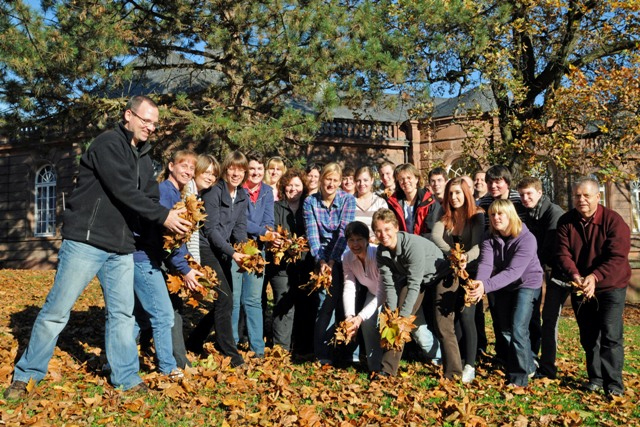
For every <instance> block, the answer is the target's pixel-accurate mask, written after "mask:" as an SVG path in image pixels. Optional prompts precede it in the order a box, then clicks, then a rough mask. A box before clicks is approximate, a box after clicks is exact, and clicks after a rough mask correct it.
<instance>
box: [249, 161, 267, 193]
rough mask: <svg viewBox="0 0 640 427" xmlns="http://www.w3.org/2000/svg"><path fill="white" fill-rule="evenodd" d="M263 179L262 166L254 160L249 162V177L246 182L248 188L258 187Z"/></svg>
mask: <svg viewBox="0 0 640 427" xmlns="http://www.w3.org/2000/svg"><path fill="white" fill-rule="evenodd" d="M263 178H264V165H263V164H262V163H260V162H258V161H256V160H250V161H249V175H248V179H247V182H248V184H249V187H250V188H254V187H255V186H256V185H260V183H261V182H262V179H263Z"/></svg>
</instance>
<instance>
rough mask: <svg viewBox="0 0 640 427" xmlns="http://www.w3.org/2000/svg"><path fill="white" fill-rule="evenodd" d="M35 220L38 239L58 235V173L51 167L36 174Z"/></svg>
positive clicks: (48, 166)
mask: <svg viewBox="0 0 640 427" xmlns="http://www.w3.org/2000/svg"><path fill="white" fill-rule="evenodd" d="M35 219H36V224H35V235H36V236H37V237H41V236H54V235H55V234H56V171H55V170H54V169H53V167H52V166H51V165H47V166H44V167H42V168H40V170H39V171H38V173H37V174H36V197H35Z"/></svg>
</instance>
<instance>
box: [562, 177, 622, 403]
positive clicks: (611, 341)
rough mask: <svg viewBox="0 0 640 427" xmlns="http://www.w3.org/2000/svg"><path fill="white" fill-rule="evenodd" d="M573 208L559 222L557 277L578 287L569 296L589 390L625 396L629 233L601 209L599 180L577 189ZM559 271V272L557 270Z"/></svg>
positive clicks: (586, 181)
mask: <svg viewBox="0 0 640 427" xmlns="http://www.w3.org/2000/svg"><path fill="white" fill-rule="evenodd" d="M573 206H574V208H573V209H571V210H570V211H569V212H567V213H566V214H564V215H562V216H561V217H560V219H559V220H558V228H557V230H558V236H557V241H556V251H555V254H554V255H555V258H556V260H557V274H558V276H557V277H563V278H565V279H566V280H571V281H573V282H576V283H578V284H579V285H580V287H581V292H574V293H572V295H571V305H572V306H573V311H574V313H575V316H576V320H577V322H578V328H579V329H580V344H582V348H583V349H584V352H585V355H586V359H587V375H588V377H589V382H588V383H587V384H586V385H585V388H586V389H587V390H589V391H595V392H599V391H602V390H604V392H605V393H606V394H607V396H608V397H614V396H622V395H623V393H624V385H623V383H622V366H623V364H624V339H623V317H622V312H623V310H624V303H625V299H626V295H627V287H628V286H629V280H630V279H631V266H630V265H629V251H630V250H631V232H630V230H629V226H628V225H627V224H626V223H625V222H624V220H623V219H622V217H621V216H620V214H618V213H617V212H615V211H613V210H611V209H608V208H605V207H604V206H602V205H600V189H599V185H598V181H596V180H595V179H593V178H581V179H579V180H578V181H576V183H575V184H574V185H573ZM554 272H555V270H554Z"/></svg>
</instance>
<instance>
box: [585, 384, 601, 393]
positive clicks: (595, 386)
mask: <svg viewBox="0 0 640 427" xmlns="http://www.w3.org/2000/svg"><path fill="white" fill-rule="evenodd" d="M584 388H585V389H586V390H587V391H594V392H598V391H602V385H600V384H598V383H593V382H588V383H587V384H585V386H584Z"/></svg>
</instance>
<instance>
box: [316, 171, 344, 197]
mask: <svg viewBox="0 0 640 427" xmlns="http://www.w3.org/2000/svg"><path fill="white" fill-rule="evenodd" d="M340 182H341V179H340V174H338V173H336V172H332V173H328V174H326V175H325V176H324V178H323V179H322V183H321V188H320V191H321V192H322V198H323V199H331V200H333V198H334V197H335V196H336V192H337V191H338V189H339V188H340Z"/></svg>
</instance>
